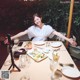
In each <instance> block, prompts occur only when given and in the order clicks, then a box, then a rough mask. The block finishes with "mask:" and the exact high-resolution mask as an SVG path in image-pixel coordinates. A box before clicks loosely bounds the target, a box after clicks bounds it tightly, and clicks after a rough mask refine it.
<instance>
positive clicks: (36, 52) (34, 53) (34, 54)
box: [27, 49, 46, 61]
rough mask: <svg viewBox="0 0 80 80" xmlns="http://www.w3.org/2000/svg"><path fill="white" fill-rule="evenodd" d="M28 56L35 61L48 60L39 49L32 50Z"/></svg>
mask: <svg viewBox="0 0 80 80" xmlns="http://www.w3.org/2000/svg"><path fill="white" fill-rule="evenodd" d="M27 54H28V55H29V56H30V57H31V58H33V59H34V60H35V61H41V60H42V59H44V58H46V56H45V54H43V52H42V51H40V50H38V49H34V50H30V51H28V52H27Z"/></svg>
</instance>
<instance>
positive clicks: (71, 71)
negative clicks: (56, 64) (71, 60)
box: [62, 66, 80, 78]
mask: <svg viewBox="0 0 80 80" xmlns="http://www.w3.org/2000/svg"><path fill="white" fill-rule="evenodd" d="M62 73H63V74H64V75H65V76H67V77H71V78H78V77H80V72H79V71H78V69H76V68H73V67H69V66H65V67H63V68H62Z"/></svg>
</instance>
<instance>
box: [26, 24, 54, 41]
mask: <svg viewBox="0 0 80 80" xmlns="http://www.w3.org/2000/svg"><path fill="white" fill-rule="evenodd" d="M54 30H55V29H53V28H52V27H51V26H50V25H43V27H42V28H41V29H40V28H39V27H37V26H35V25H33V26H31V27H29V28H28V30H27V31H28V37H29V38H30V39H31V38H33V40H32V41H45V40H46V39H47V37H49V36H50V35H51V34H52V32H53V31H54Z"/></svg>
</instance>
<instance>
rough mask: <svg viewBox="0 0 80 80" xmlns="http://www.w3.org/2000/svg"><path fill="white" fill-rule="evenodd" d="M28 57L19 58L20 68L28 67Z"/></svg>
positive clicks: (21, 56)
mask: <svg viewBox="0 0 80 80" xmlns="http://www.w3.org/2000/svg"><path fill="white" fill-rule="evenodd" d="M25 63H26V55H20V56H19V67H21V68H23V67H25V66H26V64H25Z"/></svg>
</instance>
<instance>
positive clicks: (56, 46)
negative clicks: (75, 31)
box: [50, 42, 62, 48]
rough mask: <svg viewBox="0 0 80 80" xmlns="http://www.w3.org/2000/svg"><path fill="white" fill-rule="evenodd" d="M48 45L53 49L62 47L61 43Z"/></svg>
mask: <svg viewBox="0 0 80 80" xmlns="http://www.w3.org/2000/svg"><path fill="white" fill-rule="evenodd" d="M50 45H51V46H52V47H53V48H58V47H60V46H61V45H62V43H61V42H52V43H50Z"/></svg>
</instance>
